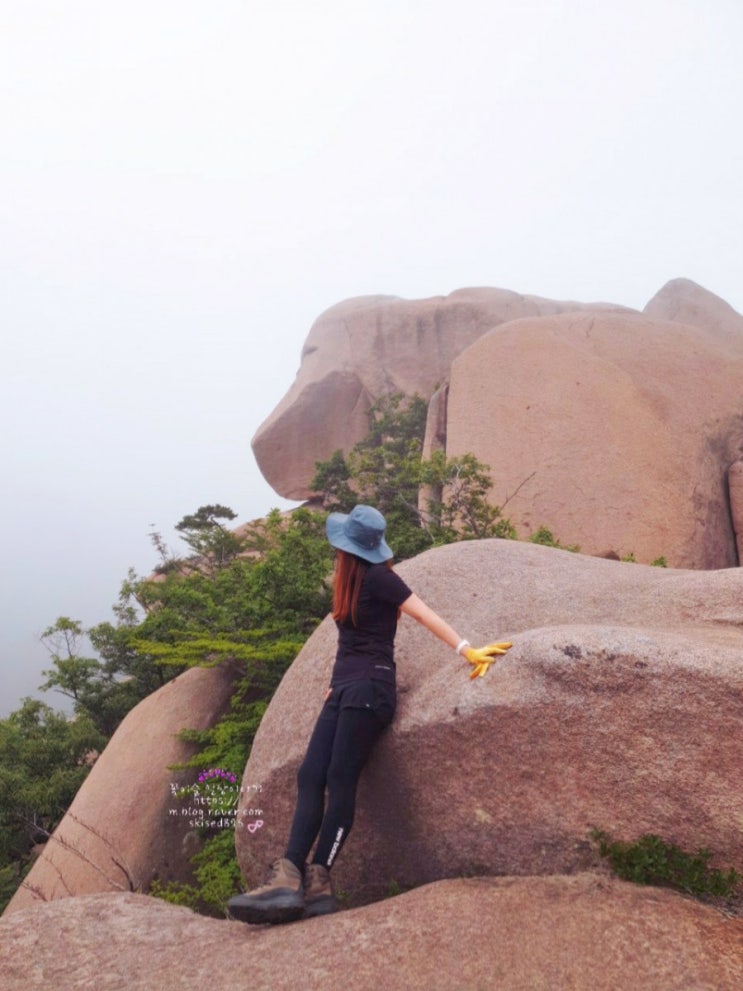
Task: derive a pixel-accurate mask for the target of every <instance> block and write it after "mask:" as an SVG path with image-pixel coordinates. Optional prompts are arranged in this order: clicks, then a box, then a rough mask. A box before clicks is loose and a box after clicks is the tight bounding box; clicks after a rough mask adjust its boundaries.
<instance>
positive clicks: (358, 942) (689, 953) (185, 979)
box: [0, 874, 743, 991]
mask: <svg viewBox="0 0 743 991" xmlns="http://www.w3.org/2000/svg"><path fill="white" fill-rule="evenodd" d="M742 944H743V921H742V920H740V919H734V918H727V917H726V916H724V915H722V914H721V913H720V912H717V911H715V910H714V909H711V908H709V907H708V906H705V905H700V904H698V903H696V902H694V901H693V900H692V899H690V898H684V897H681V896H680V895H676V894H674V893H672V892H670V891H663V890H659V889H652V888H643V887H640V886H638V885H630V884H625V883H622V882H619V881H614V880H610V879H608V878H606V877H600V876H593V875H586V874H579V875H576V876H574V877H548V878H483V879H474V878H472V879H469V880H464V879H462V880H455V881H439V882H438V883H436V884H431V885H427V886H425V887H422V888H419V889H417V890H415V891H410V892H408V893H406V894H404V895H399V896H398V897H396V898H388V899H386V900H385V901H383V902H379V903H377V904H376V905H369V906H366V907H365V908H359V909H356V910H354V911H350V912H348V911H347V912H340V913H338V914H337V915H329V916H324V917H320V918H316V919H310V920H308V921H305V922H297V923H294V924H293V925H288V926H245V925H243V924H242V923H240V922H223V921H219V920H217V919H205V918H203V917H200V916H197V915H194V913H193V912H190V911H189V910H188V909H185V908H178V907H176V906H174V905H168V904H166V903H164V902H158V901H157V900H155V899H151V898H146V897H144V896H142V895H127V894H122V895H115V896H111V895H89V896H85V897H81V898H71V899H67V900H66V901H63V902H57V903H55V904H52V905H40V906H39V907H37V908H34V909H28V910H26V911H24V912H19V913H17V914H15V915H13V916H11V917H10V918H7V919H6V918H4V919H2V920H0V967H2V973H3V988H4V989H5V991H47V989H48V988H50V987H51V988H65V989H66V988H74V989H76V991H153V989H155V988H156V989H157V991H181V989H185V988H197V987H198V988H203V987H210V988H219V989H222V988H232V987H245V988H250V989H254V991H259V989H260V991H263V989H266V991H268V989H271V991H295V989H296V988H307V989H315V988H323V989H325V991H346V989H353V991H378V988H379V986H380V984H382V985H383V986H384V988H385V989H386V991H474V989H480V988H482V989H490V988H494V989H497V991H563V989H568V988H570V989H571V991H651V989H652V991H690V989H692V988H693V989H695V991H739V989H740V988H741V987H742V986H743V954H742V953H741V945H742Z"/></svg>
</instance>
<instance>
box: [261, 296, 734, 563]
mask: <svg viewBox="0 0 743 991" xmlns="http://www.w3.org/2000/svg"><path fill="white" fill-rule="evenodd" d="M741 381H743V317H741V315H740V314H738V313H736V312H735V311H734V310H733V309H732V308H731V307H730V306H728V304H727V303H725V302H724V301H723V300H721V299H719V298H718V297H717V296H714V295H713V294H712V293H710V292H708V291H707V290H705V289H703V288H702V287H700V286H697V285H696V284H695V283H693V282H690V281H689V280H685V279H676V280H674V281H673V282H670V283H668V284H667V285H666V286H664V287H663V288H662V289H661V290H660V292H659V293H657V295H656V296H654V297H653V299H652V300H651V301H650V302H649V303H648V304H647V306H646V307H645V310H644V312H643V313H642V314H640V313H637V312H636V311H632V310H629V309H627V308H622V307H619V306H611V305H610V304H595V303H590V304H580V303H572V302H565V303H562V302H555V301H551V300H544V299H539V298H537V297H532V296H520V295H518V294H516V293H511V292H507V291H506V290H502V289H468V290H459V291H457V292H454V293H451V295H449V296H446V297H436V298H434V299H428V300H412V301H409V300H400V299H396V298H392V297H385V296H380V297H363V298H360V299H355V300H348V301H346V302H344V303H341V304H339V305H338V306H335V307H332V308H331V309H330V310H328V311H327V312H326V313H324V314H323V315H322V316H321V317H320V318H319V319H318V321H317V322H316V323H315V325H314V326H313V327H312V329H311V330H310V333H309V336H308V338H307V342H306V344H305V347H304V351H303V353H302V362H301V366H300V369H299V372H298V374H297V378H296V380H295V382H294V384H293V385H292V387H291V388H290V390H289V392H288V393H287V394H286V396H285V397H284V399H283V400H282V401H281V402H280V404H279V405H278V406H277V408H276V409H275V410H274V411H273V413H271V415H270V416H269V417H268V418H267V420H266V421H265V422H264V423H263V424H262V425H261V427H260V428H259V429H258V431H257V433H256V435H255V437H254V438H253V449H254V453H255V456H256V460H257V462H258V465H259V467H260V469H261V471H262V472H263V474H264V475H265V477H266V479H267V480H268V481H269V483H270V484H271V485H272V486H273V487H274V488H275V489H276V491H277V492H279V493H280V494H281V495H283V496H286V497H288V498H293V499H306V498H309V497H311V496H312V492H311V490H310V481H311V479H312V476H313V474H314V469H315V463H316V462H317V461H318V460H323V459H326V458H327V457H328V456H329V455H330V454H331V453H332V452H333V451H334V450H336V449H338V448H341V449H343V450H349V449H350V448H351V447H352V446H353V445H354V443H355V442H357V441H358V440H360V439H361V438H362V437H363V436H364V435H365V434H366V432H367V429H368V420H367V411H368V409H369V406H370V405H371V403H372V402H373V401H374V400H375V399H377V398H378V397H380V396H381V395H385V394H389V393H393V392H404V393H408V394H411V393H414V392H417V393H419V394H420V395H422V396H423V397H424V398H425V399H426V400H427V401H429V402H430V409H429V423H428V433H427V437H426V442H425V451H426V453H430V451H431V450H434V449H437V448H438V449H443V450H445V451H446V453H447V455H449V456H457V455H460V454H463V453H467V452H469V453H473V454H475V455H476V456H477V457H478V458H479V459H480V460H481V461H483V462H485V463H486V464H488V465H490V467H491V474H492V478H493V483H494V485H493V490H492V494H491V498H492V501H493V502H494V503H496V504H498V505H500V506H505V512H506V515H508V516H509V517H510V518H511V519H512V521H513V522H514V524H515V525H516V528H517V530H518V532H519V534H520V536H522V537H528V536H529V535H530V534H531V533H533V532H534V531H535V530H537V529H538V528H539V527H542V526H546V527H547V528H549V529H550V530H551V531H552V532H553V533H554V534H555V535H556V536H557V537H558V538H559V539H560V540H561V541H562V543H563V544H574V543H578V544H580V546H581V548H582V550H583V551H584V552H585V553H589V554H603V553H607V552H611V553H614V554H617V555H619V556H625V555H628V554H634V556H635V557H636V558H637V560H641V561H644V562H646V563H650V562H651V561H653V560H655V559H656V558H659V557H665V558H666V559H667V561H668V562H669V563H670V564H671V565H672V566H674V567H681V568H725V567H732V566H735V565H736V564H738V563H739V558H738V550H737V546H736V539H735V533H734V530H733V524H732V520H731V512H730V494H729V492H728V487H727V478H728V476H727V472H728V468H729V466H730V464H731V462H733V461H736V460H739V459H741V458H742V457H743V406H741V402H740V383H741Z"/></svg>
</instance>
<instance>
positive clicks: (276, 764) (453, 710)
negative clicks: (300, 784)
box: [236, 540, 743, 902]
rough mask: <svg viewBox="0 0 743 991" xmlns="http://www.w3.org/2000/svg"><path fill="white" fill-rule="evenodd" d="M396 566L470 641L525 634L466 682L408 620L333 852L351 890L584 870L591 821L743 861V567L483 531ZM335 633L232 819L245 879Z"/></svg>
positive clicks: (280, 804)
mask: <svg viewBox="0 0 743 991" xmlns="http://www.w3.org/2000/svg"><path fill="white" fill-rule="evenodd" d="M399 571H400V573H401V574H402V575H403V577H404V578H405V579H406V580H407V581H408V582H409V584H410V585H411V587H412V588H414V589H415V590H416V591H417V592H418V593H419V594H420V595H421V596H422V598H423V599H424V600H425V601H427V602H428V603H429V604H430V605H431V606H432V607H433V608H434V609H435V610H436V611H437V612H439V613H440V614H441V615H443V616H444V617H446V618H447V619H448V620H449V621H450V622H451V623H452V625H454V626H455V628H456V629H457V630H458V631H459V632H461V634H462V635H463V636H467V637H468V638H469V639H470V640H471V641H472V642H473V643H474V642H479V641H481V642H487V641H488V640H489V639H492V638H493V637H497V638H504V639H512V640H513V643H514V646H513V648H512V649H511V651H510V652H509V653H508V655H507V656H506V657H505V658H504V659H503V660H502V661H500V662H499V663H498V665H497V666H495V667H494V668H493V669H492V670H491V671H490V672H489V674H488V676H487V677H486V678H482V679H477V680H475V681H471V680H470V679H469V678H468V677H467V674H468V666H467V665H466V663H465V662H463V661H461V660H459V659H457V658H455V657H454V655H453V653H452V651H451V650H449V649H448V648H447V647H445V646H444V645H443V644H441V643H440V641H438V640H436V639H435V638H433V637H432V636H431V635H430V634H429V633H428V632H427V631H426V630H425V629H423V628H422V627H420V626H419V625H418V624H416V623H415V622H414V621H412V620H411V619H409V618H408V617H403V620H402V622H401V625H400V629H399V632H398V645H397V660H398V678H399V688H400V704H399V710H398V714H397V716H396V719H395V721H394V723H393V725H392V727H391V728H390V730H389V731H388V732H387V733H386V734H385V736H384V737H383V738H382V740H381V741H380V743H379V745H378V748H377V750H376V751H375V753H374V754H373V755H372V759H371V761H370V764H369V766H368V768H367V769H366V771H365V772H364V776H363V777H362V780H361V783H360V788H359V801H358V805H357V814H356V823H355V826H354V831H353V833H352V834H351V836H350V838H349V840H348V842H347V844H346V846H345V847H344V851H343V854H342V855H341V857H339V859H338V861H337V862H336V865H335V867H334V874H335V876H336V878H337V881H338V884H339V885H340V887H341V888H342V889H343V890H346V891H348V892H349V893H350V895H351V897H352V899H353V900H354V901H356V902H363V901H369V900H373V899H375V898H377V897H379V896H380V895H381V894H382V893H383V892H384V891H385V890H387V889H388V888H389V886H390V884H392V883H393V882H394V883H397V884H401V885H418V884H421V883H426V882H430V881H434V880H437V879H440V878H446V877H453V876H461V875H464V876H470V875H479V874H509V875H513V874H522V875H525V874H553V873H569V872H573V871H576V870H580V869H583V868H585V867H586V866H589V865H590V864H591V863H592V857H593V852H592V847H591V843H590V842H589V833H590V831H591V829H592V828H593V827H596V828H598V829H601V830H606V831H607V832H608V833H609V834H610V835H612V836H615V837H617V838H623V839H632V838H636V837H638V836H640V835H641V834H643V833H648V832H651V833H658V834H660V835H662V836H663V837H665V838H666V839H667V840H669V841H673V842H675V843H677V844H679V845H680V846H681V847H683V848H684V849H686V850H696V849H697V848H699V847H701V846H707V847H709V848H710V849H711V850H713V851H714V852H715V853H716V855H717V856H718V857H719V858H720V860H719V864H720V865H722V866H734V867H736V868H737V869H741V868H743V833H742V832H741V828H740V826H741V815H742V814H743V777H742V776H741V773H740V772H741V757H740V739H741V734H743V693H742V692H741V688H743V662H742V657H743V637H742V636H741V632H740V631H741V625H742V624H743V571H742V570H740V569H730V570H725V571H718V572H711V573H701V572H694V571H690V572H683V571H670V570H665V569H662V568H651V567H648V566H643V565H638V564H628V563H621V562H615V561H608V560H603V559H600V558H592V557H587V556H583V555H576V554H571V553H569V552H567V551H559V550H555V549H552V548H545V547H540V546H537V545H533V544H527V543H518V542H515V541H501V540H491V541H477V542H465V543H461V544H453V545H449V546H447V547H443V548H439V549H437V550H432V551H428V552H426V553H425V554H422V555H420V556H419V557H418V558H415V559H413V560H411V561H407V562H405V563H404V564H402V565H401V566H400V568H399ZM334 644H335V628H334V625H333V623H332V621H331V620H329V619H328V620H326V621H325V622H324V623H323V624H322V625H321V626H320V627H319V628H318V630H317V631H316V632H315V633H314V634H313V636H312V637H311V638H310V640H309V641H308V642H307V644H306V645H305V647H304V648H303V650H302V651H301V653H300V654H299V656H298V657H297V659H296V661H295V662H294V664H293V665H292V667H291V668H290V670H289V671H288V672H287V674H286V676H285V678H284V680H283V681H282V683H281V685H280V686H279V689H278V691H277V692H276V694H275V696H274V698H273V700H272V702H271V704H270V706H269V708H268V711H267V713H266V715H265V717H264V719H263V721H262V724H261V726H260V729H259V732H258V734H257V736H256V739H255V743H254V746H253V749H252V753H251V757H250V760H249V763H248V766H247V768H246V771H245V777H244V780H243V785H244V796H248V797H247V798H245V799H244V800H243V809H244V812H245V814H244V816H243V817H242V818H241V819H240V820H239V826H238V829H237V831H236V840H237V850H238V858H239V860H240V863H241V867H242V869H243V873H244V875H245V877H246V880H247V882H248V883H249V884H255V883H256V882H257V881H258V880H259V879H260V877H261V876H262V874H263V872H264V870H265V866H266V864H267V863H268V862H270V861H271V860H272V859H273V858H274V857H275V856H277V855H280V854H281V853H282V852H283V849H284V844H285V841H286V837H287V834H288V829H289V824H290V820H291V815H292V812H293V805H294V800H295V773H296V769H297V766H298V764H299V762H300V761H301V759H302V756H303V753H304V749H305V747H306V743H307V741H308V739H309V735H310V732H311V728H312V725H313V723H314V720H315V718H316V716H317V713H318V711H319V708H320V704H321V701H322V698H323V695H324V692H325V688H326V685H327V683H328V678H329V673H330V668H331V664H332V658H333V652H334ZM287 727H290V728H291V729H290V730H288V729H287ZM257 801H259V802H260V805H259V809H258V812H259V813H260V818H261V820H262V823H263V825H262V827H261V828H260V829H256V828H255V826H254V822H255V815H256V814H257V812H256V809H255V805H256V802H257ZM251 824H252V825H253V828H252V829H251V828H250V825H251Z"/></svg>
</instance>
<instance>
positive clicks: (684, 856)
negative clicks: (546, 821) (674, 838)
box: [591, 829, 743, 898]
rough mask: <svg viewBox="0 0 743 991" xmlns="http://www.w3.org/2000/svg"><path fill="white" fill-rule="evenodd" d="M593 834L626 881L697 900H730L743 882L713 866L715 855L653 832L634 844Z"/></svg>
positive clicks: (730, 870) (604, 834)
mask: <svg viewBox="0 0 743 991" xmlns="http://www.w3.org/2000/svg"><path fill="white" fill-rule="evenodd" d="M591 835H592V838H593V839H594V840H595V841H596V842H597V843H598V847H599V853H600V854H601V856H602V857H605V858H606V859H607V860H608V861H609V864H610V866H611V869H612V871H613V872H614V874H616V875H617V877H620V878H622V879H623V880H625V881H632V882H634V883H635V884H649V885H657V886H661V887H669V888H675V889H676V890H678V891H683V892H685V893H686V894H688V895H693V896H694V897H696V898H703V897H705V896H714V897H722V898H726V897H729V896H730V895H732V894H733V893H734V892H735V890H736V888H737V887H738V886H739V885H740V883H741V881H743V877H742V876H741V875H740V874H738V873H737V872H736V871H735V870H733V869H732V868H730V869H729V870H720V869H719V868H715V867H710V861H711V859H712V853H711V851H710V850H708V849H706V848H704V847H702V848H700V849H698V850H697V851H696V852H695V853H687V852H686V851H684V850H682V849H681V848H680V847H678V846H676V845H675V844H674V843H669V842H668V841H667V840H664V839H662V838H661V837H660V836H656V835H655V834H653V833H646V834H644V835H643V836H641V837H640V838H639V839H637V840H634V841H632V842H625V841H619V840H612V839H610V837H609V836H607V834H606V833H604V832H602V831H601V830H598V829H596V830H593V832H592V834H591Z"/></svg>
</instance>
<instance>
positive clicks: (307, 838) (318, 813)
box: [228, 506, 511, 923]
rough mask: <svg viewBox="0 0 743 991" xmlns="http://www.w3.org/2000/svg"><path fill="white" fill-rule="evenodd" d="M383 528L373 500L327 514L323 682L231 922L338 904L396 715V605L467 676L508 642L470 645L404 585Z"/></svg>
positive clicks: (232, 906)
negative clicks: (287, 787) (265, 872)
mask: <svg viewBox="0 0 743 991" xmlns="http://www.w3.org/2000/svg"><path fill="white" fill-rule="evenodd" d="M385 529H386V523H385V519H384V516H382V514H381V513H380V512H378V511H377V510H376V509H374V508H372V507H371V506H356V507H355V508H354V509H353V510H352V511H351V513H349V514H348V515H345V514H343V513H331V515H330V516H329V517H328V520H327V524H326V532H327V536H328V540H329V541H330V543H331V544H332V545H333V547H335V548H336V551H337V556H336V568H335V576H334V580H333V618H334V619H335V621H336V624H337V626H338V650H337V653H336V658H335V664H334V666H333V672H332V676H331V681H330V689H329V691H328V694H327V695H326V697H325V704H324V705H323V708H322V711H321V712H320V716H319V718H318V720H317V723H316V725H315V729H314V731H313V733H312V737H311V739H310V742H309V746H308V748H307V754H306V756H305V759H304V761H303V763H302V765H301V766H300V768H299V771H298V774H297V784H298V794H297V805H296V810H295V813H294V820H293V823H292V827H291V831H290V834H289V841H288V844H287V847H286V852H285V854H284V856H283V857H282V858H280V859H279V860H277V861H276V862H275V863H274V865H273V868H272V876H271V878H270V879H269V881H268V882H267V883H266V884H264V885H263V886H261V887H259V888H256V889H254V890H253V891H250V892H248V893H247V894H243V895H237V896H236V897H235V898H232V899H230V902H229V904H228V910H229V914H230V915H231V916H232V917H233V918H235V919H240V920H242V921H244V922H252V923H261V922H290V921H292V920H294V919H297V918H299V917H300V916H302V915H304V916H305V917H308V916H313V915H323V914H326V913H328V912H334V911H335V910H336V908H337V902H336V899H335V897H334V895H333V890H332V886H331V883H330V869H331V867H332V865H333V862H334V860H335V858H336V857H337V856H338V854H339V853H340V851H341V848H342V847H343V844H344V843H345V841H346V840H347V839H348V834H349V832H350V831H351V827H352V825H353V818H354V808H355V801H356V786H357V784H358V780H359V776H360V774H361V771H362V769H363V767H364V765H365V763H366V761H367V759H368V757H369V754H370V753H371V750H372V748H373V746H374V744H375V743H376V741H377V740H378V738H379V736H380V735H381V733H382V732H383V730H384V729H385V727H386V726H388V725H389V723H390V722H391V721H392V717H393V716H394V714H395V704H396V693H395V660H394V639H395V632H396V629H397V620H398V617H399V614H400V611H402V612H404V613H407V615H409V616H412V617H413V619H415V620H417V621H418V622H419V623H422V624H423V626H425V627H426V628H427V629H429V630H430V631H431V633H434V634H435V635H436V636H437V637H439V638H440V639H441V640H443V641H444V642H445V643H447V644H449V646H450V647H452V648H453V649H454V650H455V651H456V653H457V654H460V655H462V656H464V657H465V658H466V659H467V660H468V661H469V662H470V664H472V665H473V671H472V674H471V677H476V676H478V675H479V676H482V675H484V674H485V672H486V671H487V669H488V667H489V666H490V664H492V662H493V661H494V660H495V658H496V657H497V656H498V655H499V654H505V652H506V650H508V648H509V647H510V646H511V645H510V643H499V644H490V645H488V646H487V647H482V648H480V649H474V648H472V647H471V646H470V645H469V643H468V642H467V641H466V640H464V639H462V638H461V637H460V636H459V634H458V633H456V632H455V631H454V630H453V629H452V627H451V626H449V624H448V623H446V622H445V621H444V620H443V619H441V617H440V616H438V615H437V614H436V613H435V612H434V611H433V610H432V609H430V608H429V607H428V606H427V605H426V604H425V603H424V602H422V601H421V599H419V598H418V596H417V595H415V594H414V593H413V592H411V590H410V589H409V588H408V586H407V585H406V584H405V582H404V581H403V580H402V578H400V576H399V575H397V574H396V573H395V572H394V571H393V570H392V568H391V566H390V563H389V562H390V559H391V558H392V551H391V550H390V548H389V546H388V545H387V542H386V541H385V539H384V534H385ZM326 788H327V805H326V803H325V791H326ZM315 840H317V845H316V847H315V851H314V854H313V856H312V861H311V863H309V864H307V863H305V862H306V860H307V857H308V856H309V853H310V850H311V849H312V846H313V844H314V843H315Z"/></svg>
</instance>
